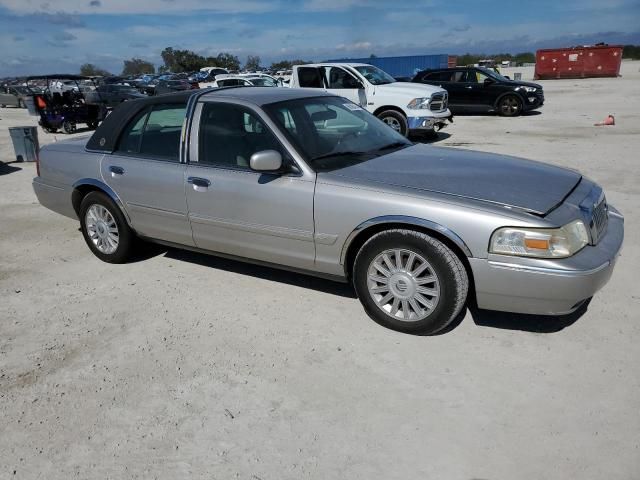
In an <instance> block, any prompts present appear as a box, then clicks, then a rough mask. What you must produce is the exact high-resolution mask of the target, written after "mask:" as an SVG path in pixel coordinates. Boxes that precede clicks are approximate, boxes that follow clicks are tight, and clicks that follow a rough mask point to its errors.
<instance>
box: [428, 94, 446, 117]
mask: <svg viewBox="0 0 640 480" xmlns="http://www.w3.org/2000/svg"><path fill="white" fill-rule="evenodd" d="M448 103H449V95H448V94H447V93H446V92H442V93H434V94H433V95H431V100H430V101H429V110H431V111H432V112H442V111H443V110H446V109H447V106H448Z"/></svg>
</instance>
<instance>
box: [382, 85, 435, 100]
mask: <svg viewBox="0 0 640 480" xmlns="http://www.w3.org/2000/svg"><path fill="white" fill-rule="evenodd" d="M444 91H445V90H444V89H443V88H440V87H436V86H433V85H426V84H422V83H411V82H394V83H387V84H384V85H376V92H378V93H389V94H394V95H398V94H399V95H406V96H407V97H411V100H413V99H414V98H423V97H430V96H431V94H433V93H436V92H444Z"/></svg>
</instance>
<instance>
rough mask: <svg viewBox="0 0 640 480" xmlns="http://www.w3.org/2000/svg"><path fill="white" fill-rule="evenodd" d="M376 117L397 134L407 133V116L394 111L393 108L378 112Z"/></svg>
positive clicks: (405, 134)
mask: <svg viewBox="0 0 640 480" xmlns="http://www.w3.org/2000/svg"><path fill="white" fill-rule="evenodd" d="M377 117H378V118H379V119H380V120H382V121H383V122H384V123H386V124H387V125H389V126H390V127H391V128H393V129H394V130H395V131H396V132H398V133H399V134H401V135H404V136H405V137H406V136H408V135H409V124H408V122H407V118H406V117H405V116H404V115H403V114H402V113H400V112H396V111H395V110H385V111H384V112H380V113H379V114H378V115H377Z"/></svg>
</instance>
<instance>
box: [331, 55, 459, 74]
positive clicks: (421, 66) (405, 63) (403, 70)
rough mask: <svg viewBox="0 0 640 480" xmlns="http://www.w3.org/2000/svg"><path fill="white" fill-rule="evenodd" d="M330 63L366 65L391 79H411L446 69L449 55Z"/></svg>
mask: <svg viewBox="0 0 640 480" xmlns="http://www.w3.org/2000/svg"><path fill="white" fill-rule="evenodd" d="M329 62H332V63H368V64H369V65H375V66H376V67H378V68H380V69H382V70H384V71H385V72H387V73H388V74H389V75H391V76H393V77H413V76H414V75H415V74H416V73H418V72H419V71H421V70H426V69H428V68H447V67H448V66H449V55H445V54H442V55H411V56H407V57H373V58H341V59H339V60H329Z"/></svg>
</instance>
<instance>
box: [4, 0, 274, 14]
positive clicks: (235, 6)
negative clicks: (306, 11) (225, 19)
mask: <svg viewBox="0 0 640 480" xmlns="http://www.w3.org/2000/svg"><path fill="white" fill-rule="evenodd" d="M0 6H2V7H4V8H6V9H8V10H10V11H11V12H14V13H18V14H30V13H58V12H63V13H68V14H111V15H113V14H149V13H153V14H156V15H175V14H177V13H189V12H194V11H208V12H219V13H261V12H266V11H271V10H275V9H277V8H279V7H280V4H279V2H265V1H260V0H136V1H131V0H109V1H103V2H100V3H99V4H96V3H95V2H89V1H88V0H87V1H78V0H51V1H50V2H47V0H0Z"/></svg>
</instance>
